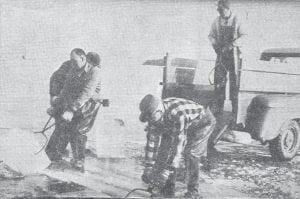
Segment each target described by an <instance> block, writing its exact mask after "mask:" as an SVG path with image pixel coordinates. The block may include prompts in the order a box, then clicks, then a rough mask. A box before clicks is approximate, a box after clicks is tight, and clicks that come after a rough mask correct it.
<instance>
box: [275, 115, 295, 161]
mask: <svg viewBox="0 0 300 199" xmlns="http://www.w3.org/2000/svg"><path fill="white" fill-rule="evenodd" d="M299 145H300V126H299V124H298V123H297V122H296V121H295V120H290V121H289V122H287V123H285V124H284V125H283V126H282V127H281V129H280V134H279V135H278V136H277V137H276V138H275V139H274V140H271V141H270V143H269V149H270V153H271V156H272V157H273V158H274V159H275V160H278V161H286V160H291V159H292V158H293V157H294V156H295V155H296V153H297V150H298V148H299Z"/></svg>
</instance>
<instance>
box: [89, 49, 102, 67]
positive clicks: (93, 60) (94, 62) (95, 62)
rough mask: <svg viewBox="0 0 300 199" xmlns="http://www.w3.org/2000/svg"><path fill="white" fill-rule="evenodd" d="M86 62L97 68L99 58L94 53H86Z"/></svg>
mask: <svg viewBox="0 0 300 199" xmlns="http://www.w3.org/2000/svg"><path fill="white" fill-rule="evenodd" d="M86 58H87V61H88V62H89V63H90V64H92V65H93V66H99V65H100V62H101V58H100V56H99V55H98V53H95V52H88V54H87V55H86Z"/></svg>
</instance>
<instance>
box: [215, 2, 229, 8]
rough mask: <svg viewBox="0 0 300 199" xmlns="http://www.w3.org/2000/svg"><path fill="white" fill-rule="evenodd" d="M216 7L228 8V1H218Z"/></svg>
mask: <svg viewBox="0 0 300 199" xmlns="http://www.w3.org/2000/svg"><path fill="white" fill-rule="evenodd" d="M217 6H218V7H222V8H229V6H230V3H229V1H228V0H218V1H217Z"/></svg>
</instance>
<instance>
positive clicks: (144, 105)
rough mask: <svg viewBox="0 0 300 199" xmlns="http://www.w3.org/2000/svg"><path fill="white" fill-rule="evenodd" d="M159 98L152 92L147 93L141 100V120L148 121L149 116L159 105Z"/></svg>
mask: <svg viewBox="0 0 300 199" xmlns="http://www.w3.org/2000/svg"><path fill="white" fill-rule="evenodd" d="M158 105H159V99H158V98H157V97H155V96H153V95H151V94H148V95H146V96H145V97H144V98H143V99H142V100H141V102H140V111H141V114H140V121H141V122H146V121H147V116H149V115H151V114H152V113H153V112H154V111H155V110H156V109H157V107H158Z"/></svg>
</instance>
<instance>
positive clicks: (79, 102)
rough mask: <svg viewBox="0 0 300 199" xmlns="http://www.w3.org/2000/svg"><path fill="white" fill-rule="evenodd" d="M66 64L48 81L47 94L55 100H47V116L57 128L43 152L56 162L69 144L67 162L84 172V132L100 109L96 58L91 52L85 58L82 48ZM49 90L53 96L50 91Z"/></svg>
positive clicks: (98, 72) (89, 127) (98, 60)
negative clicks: (48, 107)
mask: <svg viewBox="0 0 300 199" xmlns="http://www.w3.org/2000/svg"><path fill="white" fill-rule="evenodd" d="M67 63H68V64H69V65H70V66H69V65H68V66H65V67H63V66H64V65H63V66H62V67H61V68H60V69H59V70H58V71H59V72H56V73H54V74H53V76H52V78H51V80H52V81H50V94H52V95H51V96H55V98H54V100H53V97H52V98H51V105H52V108H51V109H50V110H49V111H48V113H49V114H50V115H53V116H55V119H56V127H57V128H56V129H55V131H54V133H53V135H52V136H51V138H50V141H49V144H48V146H47V148H46V149H47V150H46V151H47V154H48V156H49V158H50V160H52V161H53V160H54V161H60V160H61V154H62V151H63V150H65V148H66V146H67V144H68V141H70V144H71V148H72V152H73V159H72V161H71V163H72V164H73V166H74V168H75V169H78V170H80V171H84V159H85V145H86V140H87V137H86V133H87V132H88V131H89V130H90V129H91V127H92V126H93V123H94V120H95V117H96V115H97V112H98V109H99V107H100V102H99V101H100V98H99V93H100V68H99V64H100V57H99V55H98V54H97V53H94V52H90V53H88V54H87V56H86V55H85V53H84V51H83V50H82V49H73V50H72V52H71V60H70V61H68V62H67ZM66 69H69V70H68V71H67V70H66ZM66 74H67V75H66ZM57 84H59V85H61V84H63V85H62V86H57ZM58 87H59V89H57V88H58ZM52 88H55V89H53V90H54V91H55V93H53V92H51V89H52ZM57 90H59V92H57ZM54 94H58V95H54Z"/></svg>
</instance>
